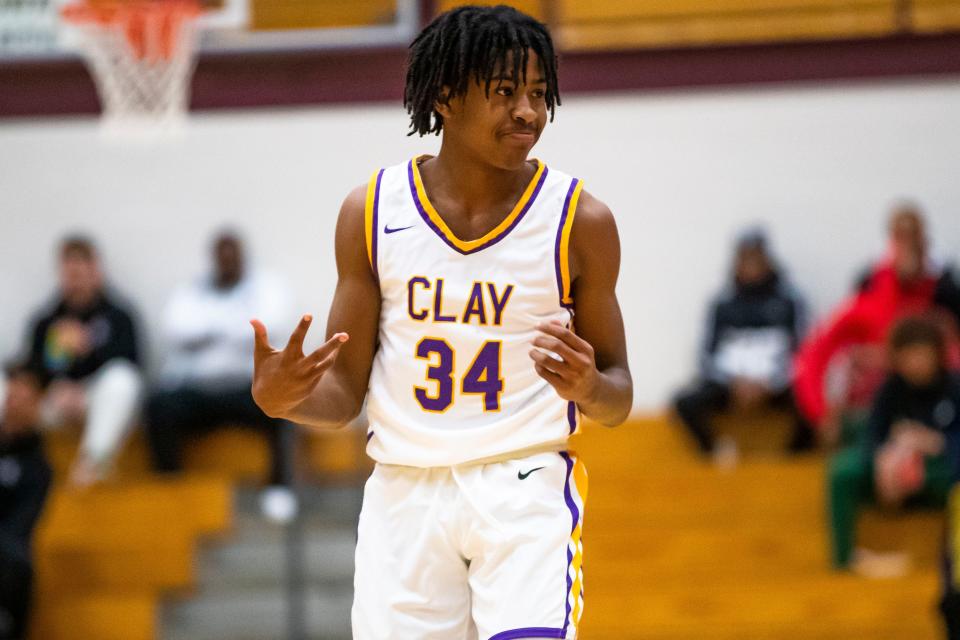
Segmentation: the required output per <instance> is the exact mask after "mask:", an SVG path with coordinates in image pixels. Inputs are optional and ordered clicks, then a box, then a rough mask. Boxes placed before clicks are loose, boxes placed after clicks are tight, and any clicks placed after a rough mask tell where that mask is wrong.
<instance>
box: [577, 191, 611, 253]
mask: <svg viewBox="0 0 960 640" xmlns="http://www.w3.org/2000/svg"><path fill="white" fill-rule="evenodd" d="M573 236H574V238H576V237H577V236H580V239H581V240H587V241H591V240H595V241H597V242H608V241H611V240H613V239H615V238H616V236H617V223H616V220H615V219H614V217H613V211H611V210H610V207H609V206H607V203H605V202H604V201H603V200H601V199H599V198H597V197H596V196H594V195H593V194H592V193H590V192H589V191H587V190H586V189H584V190H582V191H581V192H580V199H579V200H578V201H577V211H576V216H575V217H574V219H573ZM575 242H576V240H575Z"/></svg>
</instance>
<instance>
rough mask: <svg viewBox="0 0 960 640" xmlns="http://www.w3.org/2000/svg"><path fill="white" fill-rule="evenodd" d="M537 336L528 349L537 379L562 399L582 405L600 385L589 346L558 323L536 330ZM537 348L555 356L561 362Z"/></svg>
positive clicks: (541, 326)
mask: <svg viewBox="0 0 960 640" xmlns="http://www.w3.org/2000/svg"><path fill="white" fill-rule="evenodd" d="M537 329H539V330H540V332H541V333H540V335H538V336H537V337H536V339H534V341H533V346H534V347H539V349H538V348H534V349H531V350H530V357H531V358H532V359H533V362H534V365H533V366H534V368H536V370H537V373H538V374H540V377H541V378H543V379H544V380H546V381H547V382H549V383H550V384H551V385H553V388H554V389H556V390H557V393H558V394H559V395H560V397H561V398H563V399H564V400H571V401H573V402H578V403H579V402H585V401H588V400H590V399H591V398H592V397H593V394H594V392H595V391H596V389H597V385H598V384H599V379H600V372H599V371H598V370H597V363H596V360H595V359H594V353H593V347H592V346H590V343H589V342H587V341H586V340H584V339H583V338H581V337H580V336H578V335H577V334H575V333H574V332H573V331H571V330H570V329H567V328H566V327H565V326H563V324H562V323H560V322H557V321H552V322H545V323H543V324H541V325H539V326H538V327H537ZM540 349H546V350H547V351H550V352H552V353H555V354H556V355H557V356H559V357H560V358H561V359H559V360H558V359H557V358H555V357H553V356H552V355H548V354H546V353H544V352H543V351H541V350H540Z"/></svg>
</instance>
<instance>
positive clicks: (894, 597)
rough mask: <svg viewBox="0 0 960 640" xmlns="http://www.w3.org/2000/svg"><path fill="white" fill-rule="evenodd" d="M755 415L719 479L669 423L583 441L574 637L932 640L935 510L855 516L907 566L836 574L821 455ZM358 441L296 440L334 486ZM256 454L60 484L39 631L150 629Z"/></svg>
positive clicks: (219, 440) (103, 633) (212, 452)
mask: <svg viewBox="0 0 960 640" xmlns="http://www.w3.org/2000/svg"><path fill="white" fill-rule="evenodd" d="M765 420H766V419H764V418H763V417H762V416H759V415H758V416H756V417H755V418H754V419H751V420H747V421H745V422H743V423H740V424H734V423H733V422H732V421H728V422H727V423H725V424H724V425H723V427H722V428H723V429H724V430H727V431H728V432H729V433H732V434H733V435H734V436H735V437H736V438H737V439H738V440H739V441H740V443H741V448H742V450H743V451H744V455H743V459H742V460H741V463H740V466H738V467H737V468H736V469H734V470H733V471H730V472H723V471H720V470H717V469H715V468H713V467H712V466H711V465H709V464H706V463H704V462H703V461H701V460H700V459H699V458H698V457H697V456H695V455H694V454H693V453H692V452H691V450H690V447H689V446H688V443H687V442H686V440H685V437H684V435H683V434H682V433H681V432H680V430H679V428H678V427H676V426H675V425H672V424H670V423H669V422H668V421H667V420H666V419H664V418H652V419H649V420H638V421H635V422H632V423H630V424H627V425H624V426H623V427H620V428H618V429H615V430H608V429H604V428H602V427H596V426H592V425H588V426H587V428H586V430H585V433H584V434H583V435H581V436H578V437H577V438H576V443H575V448H576V449H577V450H578V451H579V453H580V455H581V456H582V457H583V458H584V459H585V461H586V463H587V468H588V471H589V474H590V492H589V498H588V503H587V511H586V514H587V515H586V527H585V533H584V544H585V548H586V555H585V574H586V609H585V614H584V623H583V634H582V637H583V638H585V640H591V639H596V640H605V639H607V638H621V639H629V638H643V639H650V640H681V639H682V640H688V639H690V638H698V639H701V638H702V639H705V640H734V639H736V640H744V639H751V638H756V639H758V640H759V639H766V638H776V639H778V640H827V639H835V640H841V639H843V640H847V639H850V638H858V639H860V638H864V639H868V638H869V639H871V640H874V639H876V640H884V639H889V640H894V639H896V640H903V639H905V638H911V639H913V638H917V639H920V638H934V637H937V629H938V626H937V625H938V622H937V619H936V617H935V615H934V609H933V604H934V602H935V598H936V592H937V568H936V563H937V558H938V553H939V544H940V527H941V522H940V518H939V516H938V515H937V514H935V513H930V512H920V513H909V514H906V515H903V516H899V517H895V518H889V517H887V516H882V515H881V514H879V513H878V512H876V511H868V512H867V513H866V514H865V516H864V518H863V520H862V526H861V527H860V532H861V541H862V542H863V543H864V544H866V545H867V546H870V547H871V548H874V549H888V550H895V549H905V550H908V551H910V552H911V554H912V556H913V559H914V569H913V571H912V573H911V574H910V575H909V576H907V577H905V578H901V579H895V580H879V581H872V580H866V579H862V578H857V577H854V576H851V575H847V574H838V573H835V572H833V571H832V570H831V569H830V568H829V561H828V557H827V547H826V544H827V543H826V534H825V531H826V530H825V513H824V494H823V490H824V488H823V483H824V477H825V469H824V458H823V457H822V456H807V457H802V458H784V457H783V456H782V455H780V449H781V446H782V442H783V438H784V436H785V434H786V428H785V425H779V426H778V425H776V424H773V425H772V426H771V424H769V421H767V423H766V426H765V424H764V421H765ZM362 434H363V432H362V430H360V431H342V432H336V433H334V434H326V435H321V436H317V435H314V434H312V433H309V432H304V435H305V438H306V439H305V443H304V446H303V449H304V451H305V460H306V461H307V462H308V463H309V464H310V465H316V464H324V465H330V467H331V468H333V469H339V470H340V471H339V473H337V474H332V475H331V473H330V472H329V471H327V473H326V474H325V475H326V477H327V478H331V477H332V478H339V479H341V480H343V481H345V482H357V481H358V478H359V477H360V476H361V475H362V474H363V473H365V471H366V469H367V468H369V467H368V465H369V463H368V462H367V461H366V460H365V458H364V457H363V456H362V455H361V450H362V442H361V441H362V439H363V438H362ZM75 445H76V435H75V434H70V433H61V434H55V435H54V436H53V437H52V438H51V441H50V447H49V448H50V451H51V457H52V458H54V459H55V460H56V461H57V462H56V464H57V466H58V467H59V469H60V471H61V473H62V472H63V470H64V463H65V462H66V461H69V456H68V454H69V453H70V452H71V450H72V447H75ZM243 460H245V461H246V462H245V463H242V464H241V462H240V461H243ZM266 463H267V457H266V447H265V446H264V444H263V441H262V440H261V439H260V438H259V437H257V436H256V434H254V433H251V432H247V431H243V430H236V431H233V430H226V431H222V432H219V433H215V434H213V435H211V436H208V437H207V438H205V439H204V440H202V441H201V445H200V446H199V447H197V448H195V449H194V450H193V452H192V454H191V460H190V465H191V469H192V472H191V473H190V474H188V475H187V476H185V477H184V478H183V479H182V480H180V481H174V482H160V481H158V480H155V479H152V478H151V477H150V475H149V474H148V473H147V472H146V460H145V449H144V448H143V442H142V440H140V438H139V437H137V436H135V437H134V438H133V439H132V440H131V442H130V443H129V446H128V447H127V449H126V450H125V452H124V455H123V456H122V458H121V460H120V468H119V470H118V476H119V478H118V480H117V482H116V483H110V484H108V485H106V486H104V487H102V488H99V489H96V490H94V491H91V492H87V493H79V494H76V493H69V492H68V491H67V490H66V489H63V488H58V489H57V490H56V491H55V493H54V494H53V496H52V498H51V502H50V503H49V506H48V510H47V512H46V514H45V516H44V520H43V523H42V527H41V530H40V533H39V536H38V542H37V554H38V561H37V572H38V583H39V588H38V612H37V616H36V624H35V629H34V635H33V637H34V638H35V639H37V640H59V639H61V638H64V639H65V638H70V639H74V638H96V639H97V640H114V639H116V640H121V639H122V640H140V639H144V640H147V639H153V638H155V637H156V634H157V629H156V624H157V622H156V621H157V617H158V615H157V614H158V610H159V609H158V607H159V602H160V599H161V598H162V597H163V596H164V595H165V594H169V593H176V594H180V595H182V594H183V593H189V591H190V589H191V587H192V585H193V579H194V574H193V558H194V555H195V553H196V550H197V544H198V542H199V541H201V540H203V539H204V538H209V537H210V536H221V535H224V534H225V533H226V532H227V531H228V530H229V526H230V517H231V513H230V506H231V505H230V486H231V485H232V484H233V483H238V482H250V481H256V480H257V479H259V478H260V477H261V474H262V473H263V472H264V471H265V469H266ZM198 470H202V471H198ZM314 471H317V469H314Z"/></svg>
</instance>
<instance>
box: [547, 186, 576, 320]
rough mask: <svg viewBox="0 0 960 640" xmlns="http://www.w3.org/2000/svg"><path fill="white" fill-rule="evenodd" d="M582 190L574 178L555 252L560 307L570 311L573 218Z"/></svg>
mask: <svg viewBox="0 0 960 640" xmlns="http://www.w3.org/2000/svg"><path fill="white" fill-rule="evenodd" d="M582 190H583V182H582V181H581V180H578V179H577V178H574V179H573V180H572V181H571V182H570V188H569V189H568V190H567V197H566V199H564V201H563V213H562V214H561V215H560V227H559V228H558V229H557V244H556V247H555V248H554V252H553V259H554V264H555V265H556V271H557V289H558V290H559V292H560V305H561V306H563V307H566V308H568V309H569V308H571V307H572V306H573V296H572V295H571V288H572V282H571V281H570V231H571V230H572V229H573V218H574V216H576V214H577V203H578V202H579V201H580V192H581V191H582Z"/></svg>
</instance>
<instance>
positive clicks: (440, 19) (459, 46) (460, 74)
mask: <svg viewBox="0 0 960 640" xmlns="http://www.w3.org/2000/svg"><path fill="white" fill-rule="evenodd" d="M530 51H533V52H534V53H536V54H537V56H538V57H539V58H540V62H541V64H542V65H543V72H544V76H545V80H546V81H547V87H546V95H545V96H544V99H545V101H546V104H547V109H548V110H549V111H550V120H551V121H552V120H553V113H554V108H555V107H556V105H559V104H560V91H559V88H558V87H557V56H556V53H555V52H554V49H553V40H552V39H551V38H550V33H549V32H548V31H547V27H546V26H545V25H543V24H541V23H540V22H537V21H536V20H534V19H533V18H531V17H530V16H528V15H526V14H524V13H521V12H519V11H517V10H516V9H514V8H513V7H508V6H505V5H498V6H495V7H479V6H473V5H469V6H464V7H459V8H457V9H453V10H452V11H448V12H446V13H443V14H441V15H439V16H437V18H436V19H435V20H434V21H433V22H431V23H430V24H429V25H428V26H427V27H426V28H425V29H424V30H423V31H421V32H420V35H418V36H417V38H416V40H414V41H413V44H411V45H410V57H409V60H408V64H407V81H406V87H405V88H404V92H403V106H404V107H405V108H406V110H407V113H409V114H410V133H409V134H408V135H413V134H415V133H417V134H419V135H421V136H424V135H426V134H428V133H434V134H437V135H439V134H440V131H441V130H442V129H443V117H442V116H441V115H440V114H439V113H437V111H436V109H435V108H434V107H435V105H436V103H437V102H442V103H447V102H449V101H450V99H451V98H455V97H457V96H460V95H463V94H465V93H466V92H467V88H468V86H469V83H470V82H475V83H476V84H477V86H484V89H485V91H486V95H487V97H490V83H491V81H492V80H493V77H494V75H495V74H499V73H501V72H508V71H512V77H514V78H523V81H524V82H526V80H527V77H526V76H527V62H528V61H529V58H530ZM508 63H509V64H510V65H511V66H512V69H511V68H509V67H508ZM444 87H448V88H449V91H448V92H446V93H444V91H443V88H444Z"/></svg>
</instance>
